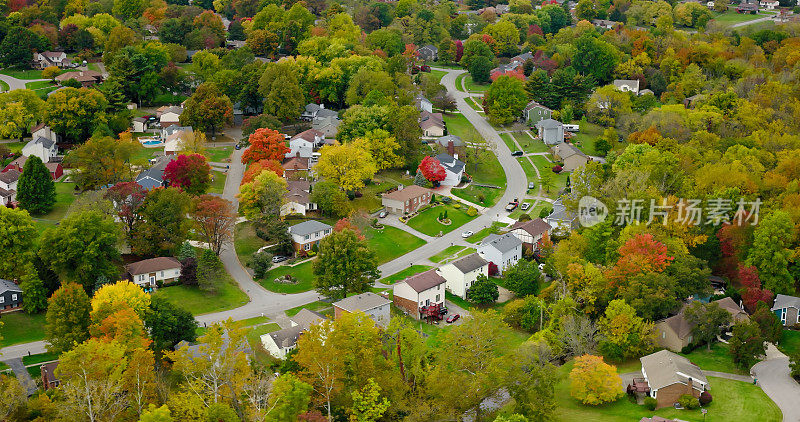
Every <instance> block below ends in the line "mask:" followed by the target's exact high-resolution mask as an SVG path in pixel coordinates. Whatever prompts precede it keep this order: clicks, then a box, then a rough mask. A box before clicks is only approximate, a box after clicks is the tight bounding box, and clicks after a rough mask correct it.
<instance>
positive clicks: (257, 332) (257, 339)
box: [247, 322, 281, 347]
mask: <svg viewBox="0 0 800 422" xmlns="http://www.w3.org/2000/svg"><path fill="white" fill-rule="evenodd" d="M280 329H281V326H280V325H278V324H276V323H274V322H273V323H270V324H262V325H256V326H254V327H252V328H250V330H249V331H248V332H247V340H248V342H249V343H250V345H251V347H252V346H255V345H257V344H261V336H262V335H264V334H268V333H271V332H273V331H278V330H280Z"/></svg>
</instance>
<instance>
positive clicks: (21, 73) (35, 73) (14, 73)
mask: <svg viewBox="0 0 800 422" xmlns="http://www.w3.org/2000/svg"><path fill="white" fill-rule="evenodd" d="M0 73H2V74H3V75H8V76H11V77H12V78H17V79H42V71H41V70H33V69H3V70H2V71H0Z"/></svg>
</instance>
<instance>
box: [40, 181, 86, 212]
mask: <svg viewBox="0 0 800 422" xmlns="http://www.w3.org/2000/svg"><path fill="white" fill-rule="evenodd" d="M75 192H76V191H75V183H72V182H56V203H55V205H54V206H53V210H52V211H50V212H49V213H47V214H45V215H43V216H41V218H42V219H44V220H50V221H59V220H61V219H62V218H64V215H66V213H67V209H69V206H70V204H72V203H73V202H75V198H77V197H78V196H77V195H76V194H75Z"/></svg>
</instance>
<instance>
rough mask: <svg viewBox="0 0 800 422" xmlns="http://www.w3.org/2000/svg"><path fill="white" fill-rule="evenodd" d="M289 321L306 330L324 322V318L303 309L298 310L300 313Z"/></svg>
mask: <svg viewBox="0 0 800 422" xmlns="http://www.w3.org/2000/svg"><path fill="white" fill-rule="evenodd" d="M289 319H291V320H292V322H294V323H295V324H297V325H298V326H300V327H303V329H304V330H307V329H308V328H309V327H311V326H312V325H314V324H317V323H318V322H320V321H323V320H325V316H324V315H321V314H318V313H316V312H314V311H311V310H308V309H305V308H303V309H301V310H300V312H298V313H297V315H295V316H293V317H291V318H289Z"/></svg>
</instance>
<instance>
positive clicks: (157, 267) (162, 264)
mask: <svg viewBox="0 0 800 422" xmlns="http://www.w3.org/2000/svg"><path fill="white" fill-rule="evenodd" d="M180 267H181V263H180V261H178V260H177V259H175V258H173V257H171V256H160V257H158V258H150V259H145V260H143V261H139V262H134V263H133V264H128V265H126V266H125V269H127V270H128V273H129V274H131V275H137V274H148V273H152V272H155V271H161V270H170V269H174V268H180Z"/></svg>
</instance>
